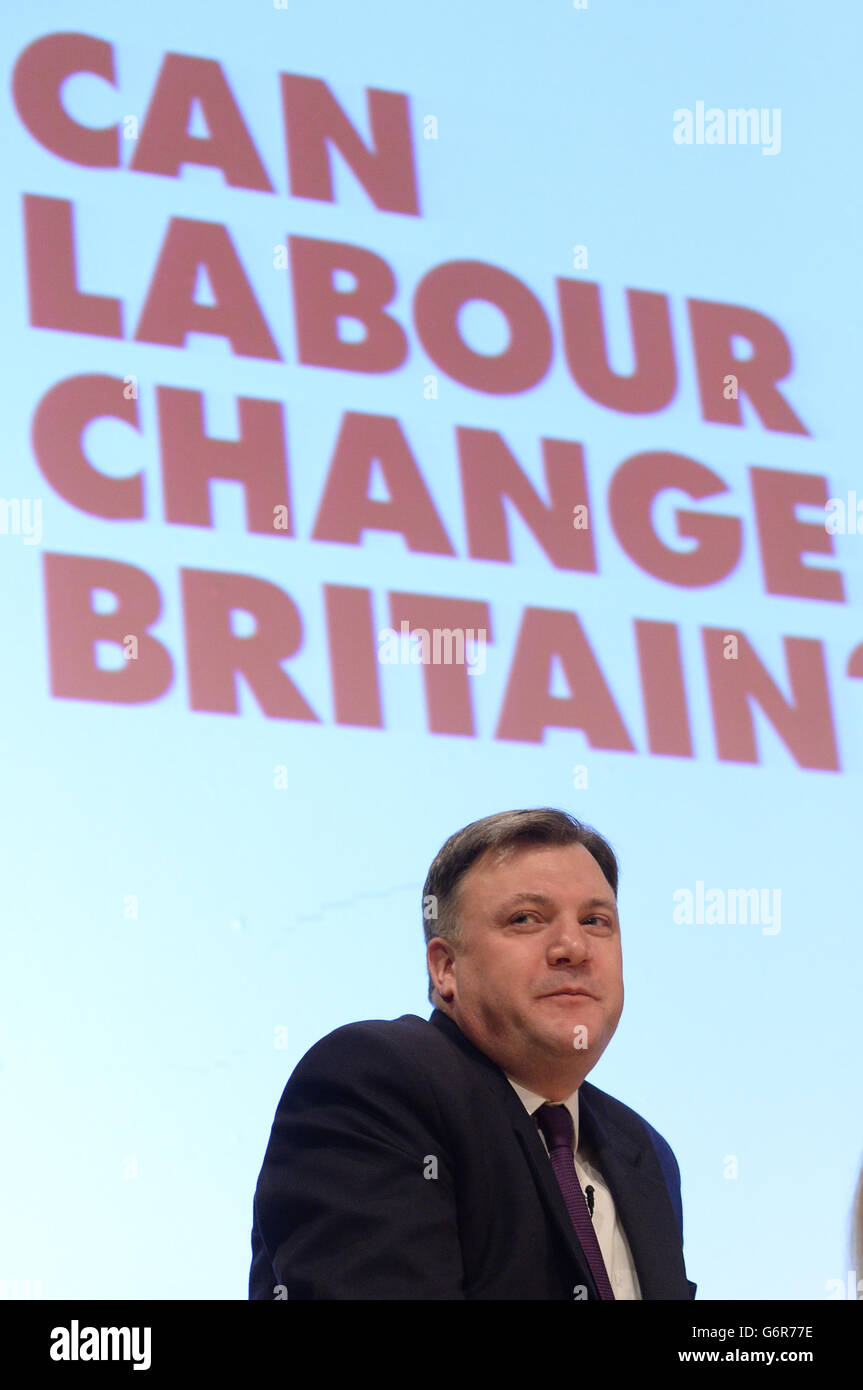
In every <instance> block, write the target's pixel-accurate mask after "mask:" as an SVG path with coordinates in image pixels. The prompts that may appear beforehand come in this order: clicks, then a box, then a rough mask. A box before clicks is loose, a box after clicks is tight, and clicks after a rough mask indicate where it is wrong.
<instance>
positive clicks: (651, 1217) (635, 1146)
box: [578, 1081, 690, 1299]
mask: <svg viewBox="0 0 863 1390" xmlns="http://www.w3.org/2000/svg"><path fill="white" fill-rule="evenodd" d="M578 1096H579V1110H578V1119H579V1137H580V1136H581V1134H583V1135H584V1138H585V1140H586V1142H587V1144H588V1145H589V1147H590V1150H591V1155H592V1157H595V1160H596V1166H597V1167H598V1168H599V1171H600V1172H601V1173H602V1176H603V1178H604V1179H605V1182H606V1184H607V1186H608V1189H609V1191H610V1193H611V1195H612V1197H613V1199H614V1205H615V1208H616V1211H617V1214H618V1217H619V1219H620V1223H621V1225H622V1226H623V1229H624V1231H625V1232H626V1238H627V1240H628V1241H629V1248H630V1250H631V1251H632V1258H633V1260H634V1262H635V1270H636V1273H637V1274H638V1282H639V1284H640V1286H641V1297H642V1298H643V1299H679V1298H689V1296H690V1295H689V1287H688V1284H687V1281H686V1273H685V1270H684V1266H683V1252H682V1249H681V1246H680V1236H679V1232H678V1228H677V1221H676V1218H675V1216H674V1211H673V1208H672V1206H671V1201H670V1199H669V1196H668V1190H667V1188H666V1186H665V1182H664V1181H663V1179H662V1177H661V1176H655V1175H654V1174H653V1173H651V1171H650V1170H649V1169H648V1168H647V1166H646V1165H645V1163H644V1158H645V1155H646V1154H651V1153H652V1152H653V1150H652V1148H651V1146H650V1139H649V1137H648V1135H647V1134H646V1133H645V1135H644V1140H643V1142H639V1141H637V1140H636V1139H635V1138H634V1136H633V1135H632V1134H631V1132H629V1131H625V1130H622V1129H621V1128H620V1126H619V1125H617V1124H615V1123H614V1122H613V1121H611V1120H609V1119H608V1117H607V1116H606V1115H605V1114H604V1113H603V1110H604V1108H603V1106H602V1092H600V1091H597V1089H596V1087H594V1086H592V1085H590V1083H589V1082H586V1081H585V1082H583V1083H582V1085H581V1087H580V1089H579V1093H578ZM651 1166H653V1165H651ZM656 1166H657V1170H658V1164H657V1165H656Z"/></svg>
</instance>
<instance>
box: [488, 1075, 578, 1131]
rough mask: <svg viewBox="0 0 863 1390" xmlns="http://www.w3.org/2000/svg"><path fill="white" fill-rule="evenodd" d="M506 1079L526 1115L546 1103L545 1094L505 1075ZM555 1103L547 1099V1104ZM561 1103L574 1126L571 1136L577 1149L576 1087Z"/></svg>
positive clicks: (531, 1113) (533, 1112) (534, 1111)
mask: <svg viewBox="0 0 863 1390" xmlns="http://www.w3.org/2000/svg"><path fill="white" fill-rule="evenodd" d="M506 1079H507V1081H508V1082H509V1084H510V1086H511V1087H512V1088H513V1090H514V1091H515V1093H516V1095H517V1096H518V1098H519V1100H520V1101H521V1103H522V1105H523V1106H524V1108H525V1110H526V1111H527V1113H528V1115H534V1114H535V1113H536V1111H537V1110H538V1109H539V1107H540V1106H541V1105H545V1104H546V1097H545V1096H540V1095H537V1093H536V1091H529V1090H528V1089H527V1087H526V1086H519V1084H518V1082H517V1081H513V1079H512V1077H511V1076H507V1078H506ZM555 1103H556V1102H555V1101H549V1102H548V1104H549V1105H554V1104H555ZM562 1103H563V1104H564V1105H565V1106H566V1108H567V1110H568V1111H569V1113H570V1115H571V1116H572V1123H573V1126H574V1129H575V1133H574V1136H573V1148H575V1149H577V1148H578V1090H577V1089H576V1090H575V1091H573V1093H572V1095H571V1096H567V1098H566V1100H565V1101H563V1102H562Z"/></svg>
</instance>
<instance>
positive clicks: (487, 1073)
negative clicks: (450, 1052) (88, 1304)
mask: <svg viewBox="0 0 863 1390" xmlns="http://www.w3.org/2000/svg"><path fill="white" fill-rule="evenodd" d="M430 1021H431V1022H432V1023H433V1024H435V1026H436V1027H438V1028H440V1029H441V1031H442V1032H444V1033H446V1035H447V1037H449V1038H452V1040H453V1042H455V1043H456V1044H457V1045H458V1046H459V1047H460V1048H461V1049H462V1051H463V1052H464V1053H465V1054H466V1055H467V1056H469V1057H470V1058H471V1060H472V1061H474V1062H476V1064H477V1065H478V1067H479V1069H480V1070H481V1072H482V1075H483V1079H484V1080H485V1083H486V1085H487V1086H488V1088H489V1090H490V1091H491V1093H492V1094H493V1096H494V1098H495V1100H496V1102H497V1104H498V1105H499V1106H501V1107H502V1108H503V1109H504V1110H505V1111H506V1113H507V1115H508V1117H509V1120H510V1122H511V1124H512V1127H513V1130H514V1131H515V1134H516V1137H517V1140H518V1142H519V1144H520V1145H521V1148H522V1151H523V1153H524V1156H525V1158H526V1160H527V1164H528V1167H529V1168H530V1171H531V1174H532V1175H533V1179H534V1182H535V1183H536V1186H537V1188H538V1189H539V1195H540V1197H541V1199H542V1202H543V1205H544V1207H545V1208H546V1211H547V1213H548V1216H549V1219H550V1220H551V1222H552V1224H553V1226H554V1227H555V1229H556V1231H557V1233H558V1235H559V1236H560V1238H561V1240H562V1241H563V1243H564V1245H565V1247H566V1249H567V1252H568V1253H569V1255H570V1257H571V1259H572V1261H573V1265H574V1271H573V1285H578V1284H583V1285H584V1287H585V1288H586V1289H587V1297H588V1298H595V1299H598V1298H599V1291H598V1289H597V1287H596V1283H595V1281H594V1278H593V1275H592V1274H591V1272H590V1268H589V1266H588V1264H587V1261H586V1260H585V1257H584V1251H583V1250H582V1248H581V1244H580V1242H579V1239H578V1237H577V1235H576V1234H575V1230H574V1228H573V1224H572V1218H571V1217H570V1215H569V1212H568V1211H567V1209H566V1202H565V1201H564V1200H563V1193H562V1192H561V1190H560V1185H559V1183H558V1181H557V1178H556V1177H555V1175H554V1169H553V1168H552V1166H551V1163H550V1161H549V1157H548V1153H547V1152H546V1148H545V1145H544V1144H543V1142H542V1138H541V1136H540V1133H539V1130H538V1129H537V1126H536V1122H535V1121H534V1120H533V1118H532V1117H531V1116H530V1115H528V1113H527V1111H526V1110H525V1108H524V1106H523V1105H522V1103H521V1100H520V1099H519V1097H518V1095H517V1094H516V1092H515V1091H514V1089H513V1087H512V1086H511V1085H510V1083H509V1081H508V1080H507V1078H506V1076H505V1074H504V1073H503V1072H502V1071H501V1069H500V1067H499V1066H498V1065H497V1063H496V1062H493V1061H492V1060H491V1058H490V1057H487V1056H486V1054H485V1053H484V1052H481V1051H480V1050H479V1048H478V1047H474V1045H473V1043H472V1042H471V1041H470V1039H469V1038H468V1037H466V1036H465V1034H464V1033H463V1032H462V1031H461V1029H460V1028H459V1026H458V1024H457V1023H454V1022H453V1020H452V1019H451V1018H450V1017H449V1016H448V1015H447V1014H445V1013H443V1012H442V1011H441V1010H440V1009H436V1010H435V1012H434V1013H433V1014H432V1017H431V1020H430Z"/></svg>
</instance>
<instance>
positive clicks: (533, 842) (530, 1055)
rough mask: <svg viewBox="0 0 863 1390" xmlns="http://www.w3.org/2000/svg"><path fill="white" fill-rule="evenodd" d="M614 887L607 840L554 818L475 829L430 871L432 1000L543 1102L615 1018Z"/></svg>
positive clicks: (449, 846)
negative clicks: (542, 1097) (541, 1097)
mask: <svg viewBox="0 0 863 1390" xmlns="http://www.w3.org/2000/svg"><path fill="white" fill-rule="evenodd" d="M617 881H618V867H617V859H616V857H615V854H614V851H613V850H612V848H611V846H610V845H609V844H608V843H607V842H606V841H605V840H604V839H603V838H602V836H601V835H598V834H597V832H596V831H594V830H592V829H591V828H590V827H589V826H586V825H582V824H581V822H579V821H577V820H576V819H575V817H573V816H570V815H568V814H567V813H566V812H565V811H557V810H553V809H551V808H542V809H538V810H529V811H504V812H501V813H500V814H499V815H495V816H486V817H485V818H484V819H483V820H479V821H475V822H474V823H473V824H472V825H468V826H466V827H465V828H464V829H463V830H459V831H458V832H457V833H456V834H455V835H452V836H451V837H450V838H449V839H448V840H447V842H446V844H445V845H444V846H443V848H442V849H441V850H440V852H439V853H438V855H437V856H436V858H435V860H434V862H433V864H432V866H431V868H430V869H429V873H428V877H427V879H426V882H425V887H424V889H423V905H424V912H423V916H424V927H425V934H426V941H427V960H428V970H429V980H430V988H429V999H430V1000H431V1002H432V1003H433V1004H435V1005H436V1006H437V1007H438V1008H439V1009H441V1010H442V1011H443V1012H445V1013H447V1014H448V1015H449V1016H450V1018H452V1019H454V1021H455V1022H456V1023H457V1024H458V1026H459V1027H460V1028H461V1030H462V1032H463V1033H465V1034H466V1036H467V1037H468V1038H470V1040H471V1042H473V1043H474V1045H475V1046H476V1047H478V1048H479V1049H480V1050H481V1051H482V1052H485V1053H486V1055H487V1056H489V1057H491V1058H492V1060H493V1061H495V1062H497V1064H498V1066H500V1067H501V1068H502V1069H503V1070H504V1071H505V1072H507V1074H508V1075H510V1076H512V1077H513V1078H514V1079H515V1080H516V1081H519V1082H521V1083H522V1084H523V1085H525V1086H527V1087H528V1088H529V1089H530V1090H535V1091H538V1092H539V1093H540V1094H543V1095H545V1096H546V1097H547V1099H549V1100H563V1099H565V1098H566V1096H568V1095H570V1094H571V1092H572V1091H573V1090H575V1089H576V1087H577V1086H578V1085H580V1084H581V1082H582V1081H583V1080H584V1077H585V1076H586V1075H587V1073H588V1072H589V1071H590V1069H591V1067H593V1066H594V1065H595V1064H596V1062H597V1061H598V1060H599V1057H600V1056H601V1055H602V1052H603V1051H604V1050H605V1047H606V1045H607V1044H608V1042H609V1041H610V1039H611V1037H612V1035H613V1034H614V1030H615V1028H616V1027H617V1023H618V1020H619V1018H620V1013H621V1009H622V1008H623V979H622V968H621V952H620V924H619V921H618V916H617ZM435 911H436V914H437V915H436V916H435V915H434V913H435ZM552 1092H554V1093H555V1094H552Z"/></svg>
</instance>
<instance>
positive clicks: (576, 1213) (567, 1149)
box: [534, 1101, 614, 1299]
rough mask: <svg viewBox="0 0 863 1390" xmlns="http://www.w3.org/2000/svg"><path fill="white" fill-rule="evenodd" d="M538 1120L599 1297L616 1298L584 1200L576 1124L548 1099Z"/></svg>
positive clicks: (538, 1113) (537, 1113)
mask: <svg viewBox="0 0 863 1390" xmlns="http://www.w3.org/2000/svg"><path fill="white" fill-rule="evenodd" d="M534 1119H535V1120H536V1122H537V1124H538V1125H539V1127H540V1129H541V1130H542V1132H543V1134H544V1135H545V1142H546V1143H547V1144H548V1156H549V1158H550V1159H551V1166H552V1168H553V1169H554V1176H555V1177H556V1178H557V1181H558V1185H559V1187H560V1190H561V1192H562V1193H563V1200H564V1201H565V1202H566V1209H567V1211H568V1212H569V1215H570V1218H571V1220H572V1224H573V1226H574V1227H575V1234H576V1235H577V1236H578V1239H579V1243H580V1245H581V1248H582V1250H583V1251H584V1254H585V1257H586V1259H587V1263H588V1264H589V1266H590V1272H591V1274H592V1275H593V1277H594V1279H595V1280H596V1287H597V1289H598V1290H599V1296H600V1298H606V1299H607V1298H614V1294H613V1293H612V1291H611V1282H610V1280H609V1278H608V1272H607V1270H606V1268H605V1263H604V1261H603V1258H602V1251H601V1250H600V1248H599V1241H598V1240H597V1239H596V1232H595V1231H594V1229H593V1222H592V1221H591V1219H590V1212H589V1211H588V1209H587V1202H586V1201H585V1200H584V1193H583V1192H582V1190H581V1184H580V1182H579V1181H578V1174H577V1173H576V1171H575V1155H574V1153H573V1151H572V1141H573V1138H574V1137H575V1126H574V1125H573V1123H572V1116H571V1115H570V1113H569V1111H568V1110H567V1108H566V1106H565V1105H550V1104H549V1103H548V1101H546V1103H545V1105H541V1106H540V1107H539V1109H538V1110H537V1111H536V1112H535V1114H534Z"/></svg>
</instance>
